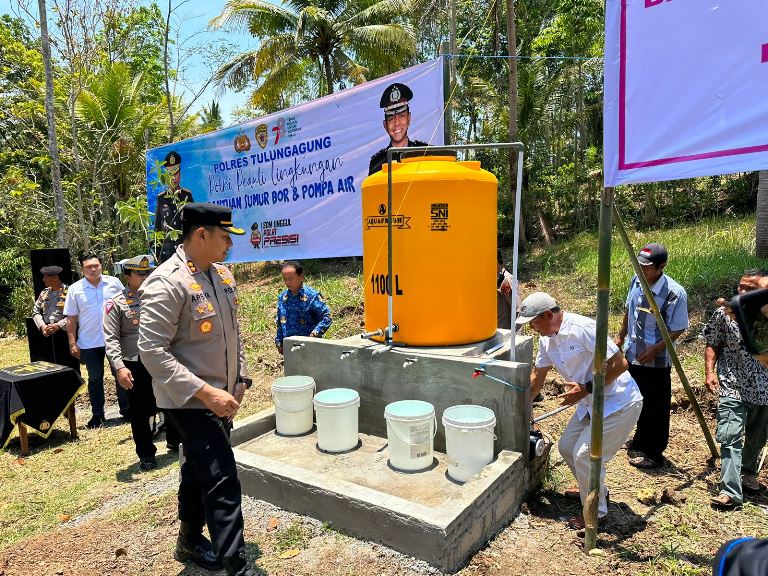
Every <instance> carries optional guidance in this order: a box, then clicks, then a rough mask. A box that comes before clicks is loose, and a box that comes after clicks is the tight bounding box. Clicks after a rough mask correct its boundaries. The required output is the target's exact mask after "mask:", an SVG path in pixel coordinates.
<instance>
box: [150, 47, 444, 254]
mask: <svg viewBox="0 0 768 576" xmlns="http://www.w3.org/2000/svg"><path fill="white" fill-rule="evenodd" d="M442 71H443V64H442V62H441V61H440V60H433V61H430V62H426V63H424V64H420V65H418V66H414V67H412V68H408V69H406V70H402V71H400V72H397V73H395V74H390V75H389V76H385V77H383V78H378V79H376V80H372V81H369V82H365V83H364V84H361V85H359V86H355V87H354V88H349V89H347V90H343V91H341V92H338V93H336V94H331V95H330V96H325V97H323V98H320V99H318V100H314V101H312V102H309V103H307V104H303V105H301V106H297V107H295V108H290V109H288V110H284V111H282V112H278V113H275V114H272V115H269V116H265V117H263V118H259V119H257V120H253V121H251V122H246V123H244V124H239V125H237V126H232V127H230V128H226V129H223V130H218V131H216V132H212V133H209V134H205V135H202V136H198V137H195V138H190V139H188V140H183V141H180V142H175V143H173V144H169V145H166V146H162V147H159V148H154V149H152V150H149V151H148V152H147V200H148V205H149V210H150V212H153V213H155V212H157V213H156V217H155V221H156V229H158V230H162V229H163V226H165V228H166V229H168V228H169V225H167V224H163V223H169V222H170V223H172V224H173V225H172V226H170V227H171V228H175V229H179V228H180V227H181V224H180V222H178V219H177V218H174V216H175V215H174V214H168V211H169V210H173V208H172V203H170V202H168V201H167V200H164V198H165V197H167V196H169V195H170V192H173V194H174V195H175V196H176V197H177V198H182V199H183V200H185V201H195V202H213V203H215V204H220V205H224V206H228V207H231V208H232V219H233V221H234V225H235V226H237V227H239V228H244V229H245V230H246V235H245V236H234V235H233V236H232V240H233V242H234V246H233V247H232V249H231V250H230V254H229V258H228V260H227V261H228V262H255V261H260V260H287V259H294V258H296V259H302V258H328V257H338V256H359V255H361V254H362V253H363V250H362V209H361V206H362V199H361V184H362V182H363V180H364V179H365V178H366V177H367V176H368V165H369V161H370V159H371V156H373V155H374V154H375V153H376V152H378V151H379V150H380V149H382V148H385V147H386V146H388V145H389V144H390V137H389V135H388V134H387V132H386V130H385V127H384V124H383V120H384V112H383V110H382V109H381V108H380V106H379V101H380V99H381V97H382V93H383V92H384V90H385V89H386V88H387V87H388V86H389V85H390V84H392V83H394V82H399V83H402V84H405V85H406V86H408V87H409V88H410V89H411V91H412V92H413V98H412V99H411V101H410V102H409V108H410V114H411V116H410V126H409V127H408V137H409V139H410V140H422V141H425V142H428V143H429V144H433V145H438V144H442V143H443V74H442ZM158 172H159V173H160V174H158ZM161 176H162V177H161ZM163 181H165V182H169V181H170V184H169V186H166V185H165V184H163V183H162V182H163ZM168 187H170V188H171V191H170V192H169V190H168V189H167V188H168ZM158 195H159V196H160V199H158ZM169 206H171V207H170V208H169Z"/></svg>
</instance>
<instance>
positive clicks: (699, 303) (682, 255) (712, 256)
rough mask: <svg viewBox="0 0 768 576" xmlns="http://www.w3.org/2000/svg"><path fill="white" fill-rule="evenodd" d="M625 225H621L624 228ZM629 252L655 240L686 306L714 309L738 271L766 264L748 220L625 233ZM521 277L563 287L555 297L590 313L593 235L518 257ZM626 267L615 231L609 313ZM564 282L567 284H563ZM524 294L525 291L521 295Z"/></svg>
mask: <svg viewBox="0 0 768 576" xmlns="http://www.w3.org/2000/svg"><path fill="white" fill-rule="evenodd" d="M631 225H632V223H631V222H625V226H627V227H628V228H629V227H630V226H631ZM627 233H628V236H629V239H630V241H631V242H632V244H633V246H634V248H635V251H636V252H637V251H639V250H640V248H641V247H642V246H643V245H644V244H646V243H648V242H660V243H661V244H664V245H665V246H666V247H667V250H668V251H669V262H668V264H667V266H666V268H665V272H666V273H667V274H668V275H669V276H671V277H672V278H674V279H675V280H676V281H677V282H679V283H680V284H681V285H682V286H683V287H684V288H685V289H686V291H687V292H688V296H689V302H690V303H689V308H693V309H696V308H702V309H703V308H706V309H708V310H711V309H712V308H713V307H714V300H715V299H716V298H717V297H718V296H724V297H729V296H731V295H733V294H734V293H735V291H736V285H737V284H738V280H739V277H740V276H741V273H742V272H743V271H744V270H746V269H749V268H759V267H761V266H762V267H764V266H766V262H765V261H764V260H760V259H758V258H756V257H755V256H754V244H755V220H754V218H752V217H750V218H717V219H708V220H704V221H702V222H700V223H697V224H686V225H685V226H680V227H678V228H674V229H668V230H649V231H643V232H635V231H632V230H629V229H628V230H627ZM521 261H522V263H523V265H522V267H521V268H522V274H521V277H522V278H523V279H526V278H535V279H536V281H537V284H538V285H539V286H538V288H537V289H542V290H546V288H547V286H548V285H550V284H555V285H558V286H559V287H565V288H566V290H565V293H564V294H562V295H555V294H553V296H555V297H556V298H557V297H558V296H560V297H562V298H564V299H566V300H579V301H581V307H582V308H585V309H582V310H574V311H575V312H581V313H586V314H587V315H594V308H595V294H596V285H597V233H583V234H579V235H578V236H576V237H575V238H573V239H571V240H568V241H565V242H562V243H558V244H556V245H555V246H553V247H552V248H549V249H537V250H535V251H534V252H533V254H532V255H531V256H527V255H525V256H523V258H522V259H521ZM633 275H634V271H633V269H632V265H631V264H630V262H629V257H628V255H627V252H626V250H625V248H624V245H623V243H622V242H621V238H620V237H619V235H618V232H616V231H614V234H613V243H612V250H611V310H612V311H613V312H620V311H621V310H622V307H623V304H624V298H625V297H626V293H627V288H628V286H629V281H630V279H631V278H632V276H633ZM566 280H567V281H566ZM523 293H525V290H524V291H523Z"/></svg>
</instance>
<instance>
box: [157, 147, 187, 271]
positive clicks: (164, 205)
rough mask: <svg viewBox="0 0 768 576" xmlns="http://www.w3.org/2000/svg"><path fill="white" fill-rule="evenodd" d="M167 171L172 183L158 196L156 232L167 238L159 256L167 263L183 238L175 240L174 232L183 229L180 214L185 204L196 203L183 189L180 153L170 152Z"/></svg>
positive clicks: (167, 157)
mask: <svg viewBox="0 0 768 576" xmlns="http://www.w3.org/2000/svg"><path fill="white" fill-rule="evenodd" d="M165 171H166V173H167V174H168V175H169V176H170V178H171V182H170V184H169V185H168V189H167V190H165V192H161V193H160V194H158V195H157V206H156V208H155V232H162V233H163V234H164V235H165V237H164V238H163V243H162V245H161V247H160V250H159V253H158V255H157V259H158V261H160V262H161V263H162V262H165V261H166V260H168V258H170V257H171V256H173V254H174V252H175V251H176V247H177V246H178V245H179V244H181V238H180V237H179V238H176V239H173V238H171V234H172V233H173V231H174V230H177V231H178V230H180V229H181V222H180V220H179V214H180V211H181V208H182V207H183V206H184V204H186V203H188V202H194V198H192V192H190V191H189V190H187V189H186V188H182V187H181V156H180V155H179V153H178V152H173V151H171V152H168V154H167V155H166V157H165Z"/></svg>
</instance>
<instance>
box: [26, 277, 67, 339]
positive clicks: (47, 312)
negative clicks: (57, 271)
mask: <svg viewBox="0 0 768 576" xmlns="http://www.w3.org/2000/svg"><path fill="white" fill-rule="evenodd" d="M66 298H67V286H66V285H62V286H61V290H51V289H50V288H45V289H43V290H42V291H41V292H40V295H39V296H38V297H37V300H36V301H35V305H34V306H33V308H32V320H33V321H34V322H35V326H37V328H38V330H40V329H42V328H43V326H45V325H47V324H58V325H59V328H61V329H62V330H66V329H67V318H66V316H64V300H66Z"/></svg>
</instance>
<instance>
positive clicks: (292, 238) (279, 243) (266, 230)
mask: <svg viewBox="0 0 768 576" xmlns="http://www.w3.org/2000/svg"><path fill="white" fill-rule="evenodd" d="M291 226H292V224H291V219H290V218H283V219H281V220H266V221H264V222H262V223H261V229H262V235H261V247H262V248H264V249H266V248H282V247H283V246H298V245H299V243H300V234H299V233H298V232H293V233H290V234H285V233H284V232H282V231H281V230H279V229H280V228H290V227H291Z"/></svg>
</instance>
